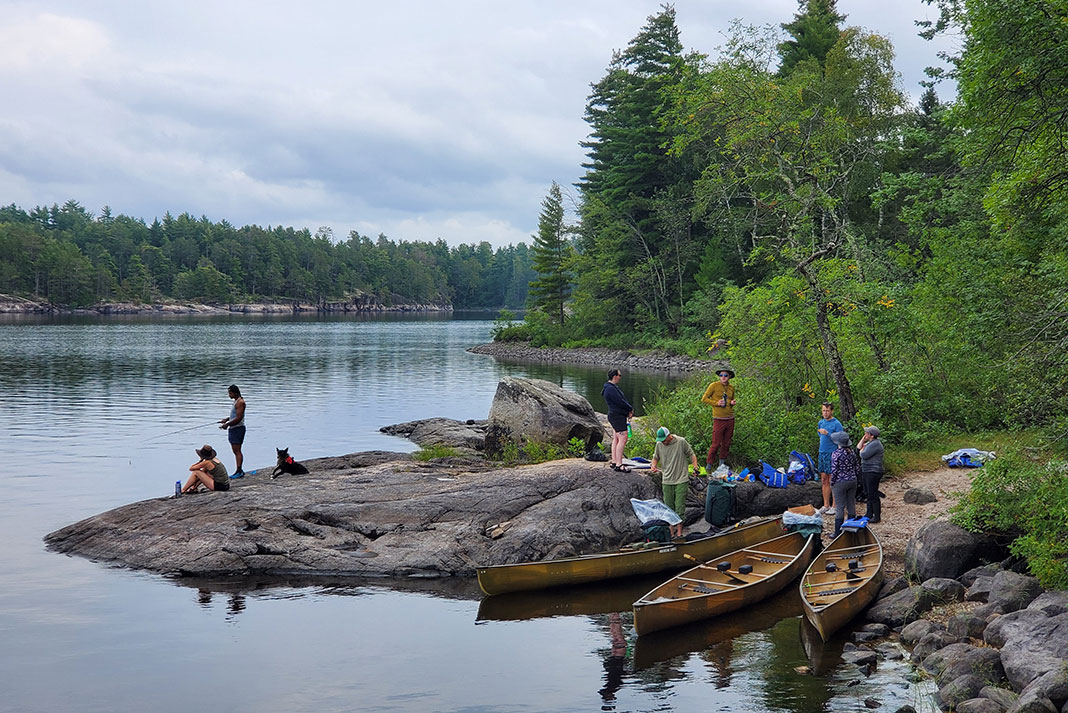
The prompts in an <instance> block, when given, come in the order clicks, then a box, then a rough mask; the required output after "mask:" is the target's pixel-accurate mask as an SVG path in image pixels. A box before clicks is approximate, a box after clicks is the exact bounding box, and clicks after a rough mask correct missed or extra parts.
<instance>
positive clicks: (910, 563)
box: [905, 520, 1000, 581]
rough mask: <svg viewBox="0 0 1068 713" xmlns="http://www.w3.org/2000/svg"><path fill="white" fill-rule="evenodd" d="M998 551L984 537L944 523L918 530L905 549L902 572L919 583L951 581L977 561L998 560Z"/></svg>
mask: <svg viewBox="0 0 1068 713" xmlns="http://www.w3.org/2000/svg"><path fill="white" fill-rule="evenodd" d="M999 553H1000V548H999V547H998V546H997V544H996V543H995V542H994V540H993V538H991V537H990V536H988V535H981V534H975V533H972V532H968V531H967V530H965V529H963V528H961V527H958V526H956V525H954V524H952V523H951V522H949V521H947V520H932V521H931V522H928V523H927V524H925V525H924V526H923V527H921V528H920V529H919V530H918V531H917V532H916V534H915V535H913V536H912V539H910V540H909V542H908V545H907V546H906V547H905V573H906V574H907V575H908V576H910V577H912V578H914V579H918V580H920V581H923V580H925V579H930V578H931V577H948V578H950V579H955V578H956V577H958V576H960V575H961V574H962V573H964V572H965V571H967V570H968V569H970V568H972V567H973V566H975V565H976V564H978V563H979V562H980V561H981V560H986V561H990V560H996V559H999Z"/></svg>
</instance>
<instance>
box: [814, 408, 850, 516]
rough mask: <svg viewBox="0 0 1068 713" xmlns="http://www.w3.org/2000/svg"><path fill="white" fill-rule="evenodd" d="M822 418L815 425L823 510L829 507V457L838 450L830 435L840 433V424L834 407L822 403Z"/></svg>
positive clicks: (842, 429) (841, 429)
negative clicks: (835, 415)
mask: <svg viewBox="0 0 1068 713" xmlns="http://www.w3.org/2000/svg"><path fill="white" fill-rule="evenodd" d="M820 411H821V413H822V414H823V418H821V419H820V422H819V423H818V424H817V425H816V431H817V432H818V433H819V434H820V456H819V464H818V468H819V471H820V488H821V489H822V490H823V509H824V510H828V509H830V507H831V455H832V454H833V453H834V452H835V450H836V449H837V448H838V446H837V445H835V442H834V441H833V440H831V434H833V433H841V432H842V431H844V430H845V429H844V428H842V422H841V421H839V420H838V419H837V418H835V417H834V406H833V405H832V404H830V403H827V402H824V403H823V406H822V407H821V409H820Z"/></svg>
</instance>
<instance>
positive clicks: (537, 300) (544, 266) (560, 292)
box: [530, 181, 571, 324]
mask: <svg viewBox="0 0 1068 713" xmlns="http://www.w3.org/2000/svg"><path fill="white" fill-rule="evenodd" d="M533 238H534V247H533V248H532V253H533V258H532V261H531V263H532V266H533V268H534V271H535V272H536V273H537V274H538V276H537V277H536V278H535V279H534V280H533V281H531V283H530V302H531V304H532V305H534V306H536V307H539V308H541V309H542V311H544V312H545V313H546V314H548V315H550V316H553V317H554V318H555V319H558V320H559V322H560V324H563V323H564V303H565V302H567V298H568V297H569V296H570V295H571V271H570V264H571V260H570V257H571V245H570V244H569V243H568V241H567V228H566V227H565V226H564V203H563V196H562V195H561V193H560V186H559V185H558V184H557V183H556V181H553V185H552V187H551V188H550V189H549V194H548V195H547V196H545V200H543V201H542V203H541V217H539V218H538V234H537V235H535V236H533Z"/></svg>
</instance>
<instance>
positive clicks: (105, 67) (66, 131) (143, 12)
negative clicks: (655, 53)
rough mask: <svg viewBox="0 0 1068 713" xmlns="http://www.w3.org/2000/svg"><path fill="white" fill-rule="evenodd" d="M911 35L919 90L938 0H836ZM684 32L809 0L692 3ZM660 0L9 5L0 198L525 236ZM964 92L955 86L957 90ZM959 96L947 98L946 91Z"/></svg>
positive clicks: (775, 12) (574, 171)
mask: <svg viewBox="0 0 1068 713" xmlns="http://www.w3.org/2000/svg"><path fill="white" fill-rule="evenodd" d="M838 6H839V10H840V11H841V12H843V13H845V14H846V15H847V16H848V18H847V24H849V25H859V26H861V27H863V28H865V29H867V30H869V31H874V32H878V33H880V34H883V35H886V36H888V37H890V39H892V40H893V42H894V44H895V47H896V49H897V53H898V59H897V68H898V71H899V72H900V73H901V75H902V80H901V86H902V88H903V89H904V90H905V91H906V92H907V93H908V94H909V95H910V96H912V97H913V98H914V99H915V98H917V97H918V96H919V93H920V91H921V88H920V87H919V85H918V82H919V81H920V80H921V79H923V78H924V75H923V68H924V67H925V66H927V65H931V64H937V63H938V60H937V52H938V51H939V50H943V49H952V47H950V46H948V45H947V43H946V42H945V41H942V42H940V43H938V44H933V43H929V42H926V41H924V40H921V39H919V38H918V37H916V34H915V33H916V30H915V27H914V25H913V21H914V20H916V19H924V18H927V17H932V18H933V16H934V11H933V10H932V9H931V8H930V7H929V6H928V5H926V4H924V3H923V2H922V1H921V0H898V1H896V2H894V1H890V2H887V1H886V0H839V2H838ZM675 7H676V10H677V14H678V17H677V21H678V25H679V29H680V31H681V33H682V42H683V45H684V46H685V47H686V48H687V49H688V50H691V49H692V50H697V51H700V52H704V53H707V54H713V55H714V54H715V51H716V48H717V47H718V46H719V45H721V44H722V42H723V39H724V34H723V33H724V32H726V30H727V28H728V26H729V24H730V21H731V20H732V19H734V18H739V19H742V20H743V21H745V22H747V23H752V24H765V23H776V24H777V23H781V22H787V21H789V20H790V19H791V18H792V17H793V14H794V13H795V12H797V7H798V6H797V2H796V0H750V2H746V3H738V2H725V1H721V0H680V1H679V2H676V3H675ZM658 11H659V3H658V2H655V1H648V2H644V1H640V0H603V1H601V0H598V1H593V2H584V1H583V0H571V1H569V2H562V1H556V0H542V1H540V2H518V1H516V2H504V1H502V0H495V1H474V0H471V1H467V2H459V1H457V2H444V1H443V2H431V1H430V0H425V1H423V2H417V1H414V0H392V2H386V3H383V2H363V1H360V2H341V1H338V2H320V1H317V0H306V1H305V2H301V3H296V2H285V3H283V2H265V1H263V0H248V1H223V2H219V0H209V1H203V2H202V1H201V0H183V1H182V2H170V3H163V2H133V1H132V0H131V1H121V2H120V1H118V0H113V1H108V0H95V1H94V0H78V1H73V0H72V1H70V2H64V1H62V0H34V2H4V1H3V0H0V98H2V99H0V204H2V205H7V204H10V203H15V204H17V205H20V206H22V207H23V208H26V209H29V208H32V207H34V206H36V205H51V204H52V203H60V204H62V203H63V202H64V201H66V200H68V199H74V200H77V201H78V202H80V203H81V204H82V205H83V206H85V207H86V208H87V209H88V210H90V211H92V212H94V213H99V211H100V209H101V208H102V207H103V206H104V205H109V206H111V209H112V212H113V213H125V214H127V215H131V216H134V217H139V218H144V219H145V220H146V221H149V222H151V221H152V219H153V218H155V217H162V216H163V214H164V213H165V212H167V211H170V212H171V213H172V214H178V213H182V212H189V213H191V214H193V215H194V216H197V217H199V216H201V215H206V216H207V217H208V218H209V219H211V220H213V221H219V220H223V219H226V220H229V221H230V222H231V223H233V224H235V225H245V224H250V223H252V224H258V225H263V226H266V225H286V226H294V227H297V228H302V227H307V228H309V229H310V230H312V231H313V232H314V231H315V230H316V229H317V228H319V227H320V226H327V227H329V228H331V229H332V230H333V231H334V234H335V236H336V237H338V238H344V237H346V236H347V235H348V233H349V231H351V230H358V231H359V232H360V233H362V234H365V235H371V236H376V235H378V234H379V233H385V234H386V235H388V236H389V237H390V238H393V239H395V240H436V239H437V238H439V237H440V238H444V239H445V240H447V241H448V242H449V243H450V244H457V243H461V242H477V241H481V240H488V241H489V242H491V243H492V244H494V245H498V246H499V245H505V244H508V243H515V242H519V241H524V240H528V239H529V236H530V234H531V233H532V232H533V231H534V230H535V227H536V225H537V219H538V212H539V210H540V204H541V200H542V199H543V197H544V196H545V193H546V191H547V189H548V186H549V184H550V183H551V182H552V181H554V180H555V181H557V182H558V183H560V184H562V185H564V186H565V187H566V186H568V185H569V184H572V183H574V182H575V181H576V180H578V178H579V176H580V175H581V173H582V169H581V166H580V164H581V163H582V161H583V159H584V156H583V151H582V149H581V147H580V146H579V142H580V141H582V140H583V139H585V137H586V134H587V130H588V127H587V125H586V124H585V122H583V120H582V113H583V109H584V106H585V102H586V96H587V93H588V91H589V85H590V83H592V82H596V81H597V80H599V79H600V78H601V77H602V76H603V74H604V71H605V68H606V67H607V65H608V63H609V61H610V59H611V56H612V51H613V50H614V49H621V48H623V47H625V46H626V44H627V42H628V41H629V40H630V39H631V38H632V37H633V36H634V35H635V34H636V33H637V32H638V30H639V29H640V28H641V26H642V25H643V24H644V23H645V19H646V17H647V16H649V15H650V14H653V13H656V12H658ZM946 91H948V90H942V91H940V93H941V94H944V93H945V92H946ZM943 98H947V97H943Z"/></svg>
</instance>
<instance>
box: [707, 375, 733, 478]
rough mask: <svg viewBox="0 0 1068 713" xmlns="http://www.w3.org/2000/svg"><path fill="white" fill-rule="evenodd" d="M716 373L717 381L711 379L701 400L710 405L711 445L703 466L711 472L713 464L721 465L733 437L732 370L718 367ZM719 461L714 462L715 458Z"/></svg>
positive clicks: (725, 460) (724, 461) (724, 460)
mask: <svg viewBox="0 0 1068 713" xmlns="http://www.w3.org/2000/svg"><path fill="white" fill-rule="evenodd" d="M716 374H717V375H718V376H719V380H718V381H713V382H712V383H711V384H709V385H708V388H707V389H705V395H704V396H702V397H701V402H702V403H706V404H709V405H710V406H712V445H711V446H709V448H708V456H707V457H706V458H705V468H706V470H707V471H708V472H709V473H711V472H712V468H713V464H715V465H723V464H724V463H726V462H727V456H728V455H730V451H731V439H732V438H734V403H735V401H734V384H732V383H730V382H731V379H732V378H734V372H733V371H731V370H730V369H720V370H719V371H718V372H716ZM717 456H718V458H719V462H718V463H717V462H716V458H717Z"/></svg>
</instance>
